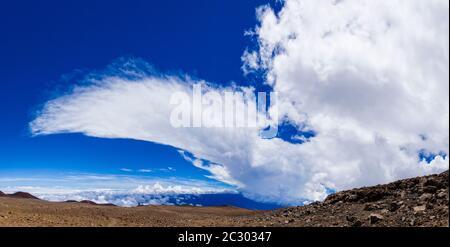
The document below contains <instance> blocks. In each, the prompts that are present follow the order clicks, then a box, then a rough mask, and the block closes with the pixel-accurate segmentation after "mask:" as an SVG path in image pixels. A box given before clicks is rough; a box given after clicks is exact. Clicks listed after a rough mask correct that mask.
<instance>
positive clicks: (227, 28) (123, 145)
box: [0, 0, 449, 205]
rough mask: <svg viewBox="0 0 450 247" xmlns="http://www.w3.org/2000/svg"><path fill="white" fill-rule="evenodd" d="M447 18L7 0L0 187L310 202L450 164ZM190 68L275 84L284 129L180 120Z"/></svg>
mask: <svg viewBox="0 0 450 247" xmlns="http://www.w3.org/2000/svg"><path fill="white" fill-rule="evenodd" d="M448 18H449V5H448V2H447V1H443V0H433V1H426V2H425V1H419V0H413V1H401V0H399V1H377V2H376V3H375V2H374V1H368V0H367V1H351V0H348V1H336V0H322V1H311V0H310V1H308V0H303V1H301V0H286V1H262V0H261V1H259V0H243V1H200V0H199V1H189V2H188V1H181V0H169V1H163V2H162V1H158V2H156V1H131V2H129V1H127V3H126V4H125V3H124V2H116V1H73V2H70V1H69V2H59V1H40V2H35V1H14V3H2V4H1V7H0V32H1V33H2V35H1V37H2V38H1V39H0V75H1V78H0V113H1V114H2V116H3V117H2V122H1V123H0V124H1V125H0V132H1V136H2V138H1V139H0V190H5V191H14V190H19V189H21V190H27V191H31V192H33V193H35V194H37V195H41V197H43V198H46V199H54V200H57V199H58V200H61V198H64V199H70V198H73V197H76V198H84V199H86V198H87V199H92V198H94V199H96V200H97V201H102V200H105V199H104V194H101V195H100V196H103V197H101V198H103V199H101V198H100V197H99V193H100V192H101V193H113V194H114V193H115V194H114V195H120V198H121V199H120V200H121V202H122V204H123V205H132V204H133V203H131V204H130V203H129V200H131V199H130V198H128V197H126V196H124V195H130V194H131V195H138V196H142V195H146V194H161V193H169V194H189V193H197V194H205V193H224V192H226V193H242V194H243V195H244V196H245V197H247V198H250V199H252V200H256V201H267V202H282V203H285V204H301V203H304V202H308V201H314V200H322V199H324V198H325V197H326V195H327V194H329V192H330V191H339V190H343V189H349V188H354V187H358V186H367V185H374V184H377V183H385V182H390V181H394V180H396V179H401V178H406V177H412V176H418V175H425V174H430V173H436V172H441V171H444V170H447V169H448V152H449V132H448V126H449V122H448V116H449V106H448V101H449V94H448V88H449V72H448V65H449V55H448V52H449V50H448V49H449V33H448V27H449V20H448ZM195 83H202V84H203V85H204V87H205V90H206V91H207V92H213V93H217V94H219V95H221V94H223V93H224V92H226V91H231V92H242V91H251V92H258V91H265V92H276V93H277V95H278V96H277V101H276V104H275V103H274V104H275V105H274V106H273V107H271V108H270V110H269V114H268V116H266V117H267V119H265V120H267V121H268V122H270V121H275V120H276V122H279V123H280V124H279V128H278V130H279V132H278V135H277V136H276V137H274V138H269V139H267V138H261V136H260V135H259V131H260V130H258V129H255V128H249V129H245V128H244V129H243V128H232V129H221V128H218V129H216V128H181V129H176V128H173V127H172V126H171V125H170V124H169V122H168V120H169V115H170V111H171V106H170V104H168V103H169V102H168V101H167V99H168V98H170V97H171V95H172V93H173V92H174V91H181V92H186V93H188V94H190V93H192V87H191V85H192V84H195ZM241 103H242V104H243V105H246V106H247V105H249V103H248V102H247V101H244V100H242V102H241ZM275 110H276V111H275ZM275 113H277V114H276V115H275ZM271 123H273V122H271ZM143 188H145V189H143ZM105 191H106V192H105ZM88 192H89V193H88ZM80 193H82V195H83V197H80ZM62 194H64V196H61V195H62ZM92 194H95V196H94V197H93V196H92ZM68 195H69V196H68ZM124 197H125V199H123V198H124ZM99 198H100V199H99ZM108 198H110V197H108ZM133 198H134V199H133V200H135V198H136V196H134V197H133ZM151 199H152V200H153V199H154V198H151ZM110 200H112V199H110ZM149 200H150V199H149ZM115 202H116V201H115ZM134 202H136V201H134ZM119 204H120V202H119Z"/></svg>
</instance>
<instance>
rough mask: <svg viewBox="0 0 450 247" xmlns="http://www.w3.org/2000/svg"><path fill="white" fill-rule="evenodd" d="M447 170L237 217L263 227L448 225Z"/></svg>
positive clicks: (247, 222)
mask: <svg viewBox="0 0 450 247" xmlns="http://www.w3.org/2000/svg"><path fill="white" fill-rule="evenodd" d="M448 188H449V187H448V171H446V172H444V173H442V174H439V175H432V176H426V177H418V178H412V179H405V180H400V181H397V182H394V183H390V184H386V185H378V186H374V187H367V188H360V189H353V190H349V191H343V192H339V193H336V194H333V195H330V196H328V197H327V198H326V200H325V201H324V202H321V203H319V202H318V203H313V204H311V205H308V206H303V207H292V208H286V209H279V210H276V211H272V212H266V213H263V214H260V215H257V216H254V217H250V218H248V219H247V218H246V219H244V220H241V224H250V225H260V226H261V225H263V226H273V225H275V226H353V227H359V226H448V225H449V214H448V212H449V204H448V200H449V191H448Z"/></svg>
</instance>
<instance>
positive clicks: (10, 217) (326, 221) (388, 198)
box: [0, 171, 449, 227]
mask: <svg viewBox="0 0 450 247" xmlns="http://www.w3.org/2000/svg"><path fill="white" fill-rule="evenodd" d="M448 200H449V194H448V171H447V172H444V173H442V174H439V175H432V176H427V177H419V178H412V179H405V180H400V181H397V182H394V183H390V184H387V185H378V186H374V187H367V188H360V189H353V190H349V191H343V192H339V193H336V194H333V195H330V196H329V197H328V198H327V199H326V200H325V201H324V202H316V203H313V204H311V205H308V206H299V207H290V208H283V209H278V210H272V211H250V210H246V209H240V208H236V207H191V206H140V207H134V208H122V207H111V206H107V205H96V204H94V203H90V202H81V203H78V202H74V201H73V202H61V203H55V202H46V201H42V200H36V199H35V197H34V196H32V195H30V194H27V193H15V194H3V193H1V192H0V226H315V227H317V226H344V227H360V226H362V227H373V226H375V227H377V226H406V227H411V226H414V227H415V226H447V227H448V226H449V213H448V212H449V204H448Z"/></svg>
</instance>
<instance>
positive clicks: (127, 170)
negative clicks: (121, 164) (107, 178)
mask: <svg viewBox="0 0 450 247" xmlns="http://www.w3.org/2000/svg"><path fill="white" fill-rule="evenodd" d="M120 170H121V171H123V172H132V171H133V170H131V169H128V168H120Z"/></svg>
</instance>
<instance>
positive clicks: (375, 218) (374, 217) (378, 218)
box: [369, 214, 384, 224]
mask: <svg viewBox="0 0 450 247" xmlns="http://www.w3.org/2000/svg"><path fill="white" fill-rule="evenodd" d="M383 219H384V217H383V216H382V215H381V214H370V215H369V223H370V224H376V223H377V222H379V221H381V220H383Z"/></svg>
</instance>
